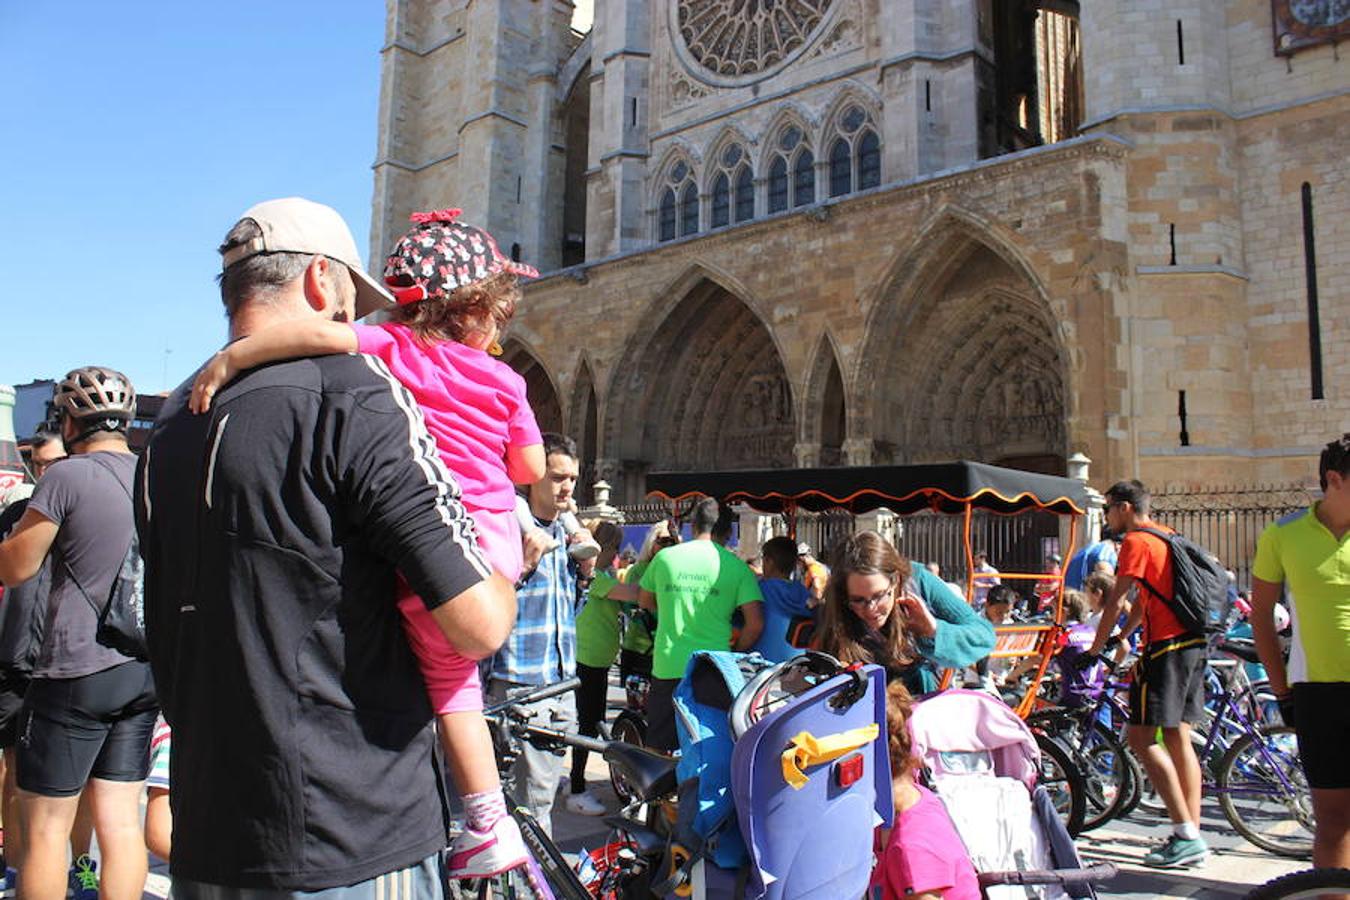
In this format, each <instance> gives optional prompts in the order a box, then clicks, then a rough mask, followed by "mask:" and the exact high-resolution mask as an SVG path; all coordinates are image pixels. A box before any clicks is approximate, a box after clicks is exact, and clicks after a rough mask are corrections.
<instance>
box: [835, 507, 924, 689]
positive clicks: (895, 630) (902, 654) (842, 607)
mask: <svg viewBox="0 0 1350 900" xmlns="http://www.w3.org/2000/svg"><path fill="white" fill-rule="evenodd" d="M830 556H831V559H830V563H831V566H832V568H831V569H830V580H829V582H828V583H827V584H826V586H825V598H824V603H823V604H822V605H823V607H824V608H823V609H822V610H821V617H820V649H822V650H824V651H825V652H826V653H829V654H831V655H832V656H834V657H835V658H836V659H838V660H839V661H841V662H843V663H845V664H848V663H855V662H863V663H876V664H878V665H882V666H904V665H908V664H909V663H911V662H913V661H914V650H913V647H912V645H911V641H910V637H909V634H908V633H907V632H906V631H905V626H904V623H903V621H902V618H903V617H902V616H900V615H899V614H898V613H896V612H895V611H894V609H892V611H891V615H890V616H889V617H887V619H886V623H885V624H884V625H882V626H881V642H882V648H881V650H882V654H883V655H884V657H885V658H883V659H874V658H873V657H874V655H875V654H873V653H872V651H871V650H869V649H868V648H866V647H864V646H863V645H862V638H863V636H864V635H865V634H866V633H867V626H866V625H864V624H863V622H862V620H861V619H859V618H858V617H857V615H855V614H854V612H853V610H852V609H850V608H849V602H848V577H849V576H850V575H885V576H886V578H887V580H888V581H890V583H891V585H892V586H893V587H895V588H897V589H899V588H900V587H901V586H902V585H903V584H904V583H905V581H906V580H908V578H909V560H907V559H905V558H904V557H903V556H901V555H900V551H898V550H896V549H895V547H894V546H893V545H892V544H891V543H890V541H888V540H886V539H885V538H883V537H882V536H881V535H879V534H877V533H876V532H875V531H860V532H858V533H857V534H854V535H850V536H849V537H847V538H844V539H843V540H842V541H840V542H839V543H838V544H835V546H834V549H833V550H832V551H831V553H830Z"/></svg>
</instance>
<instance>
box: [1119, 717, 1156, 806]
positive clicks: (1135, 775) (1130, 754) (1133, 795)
mask: <svg viewBox="0 0 1350 900" xmlns="http://www.w3.org/2000/svg"><path fill="white" fill-rule="evenodd" d="M1113 733H1114V732H1113ZM1116 740H1117V741H1120V745H1121V746H1122V747H1125V764H1126V765H1127V766H1129V767H1130V790H1129V793H1128V794H1126V796H1125V802H1124V803H1122V804H1121V805H1120V809H1119V810H1118V811H1117V812H1116V817H1117V818H1121V819H1123V818H1125V817H1126V816H1128V815H1129V814H1130V813H1132V812H1134V811H1135V809H1137V808H1138V807H1139V804H1140V802H1141V801H1142V800H1143V798H1144V782H1145V781H1147V780H1148V776H1147V775H1145V774H1144V766H1143V764H1142V763H1140V762H1139V757H1137V756H1135V755H1134V751H1133V750H1131V749H1130V748H1129V747H1128V746H1126V744H1125V742H1124V741H1121V740H1120V737H1119V736H1117V737H1116Z"/></svg>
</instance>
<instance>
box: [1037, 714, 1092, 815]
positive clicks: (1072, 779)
mask: <svg viewBox="0 0 1350 900" xmlns="http://www.w3.org/2000/svg"><path fill="white" fill-rule="evenodd" d="M1036 746H1037V747H1039V748H1040V751H1041V764H1040V777H1039V778H1038V779H1037V781H1038V782H1039V783H1040V784H1041V785H1042V786H1043V787H1044V788H1045V790H1046V793H1048V794H1049V795H1050V800H1051V802H1053V803H1054V805H1055V811H1056V812H1057V813H1059V817H1060V818H1061V819H1063V820H1064V827H1065V828H1066V829H1068V832H1069V835H1070V836H1071V837H1077V836H1078V833H1079V832H1080V831H1082V830H1083V816H1084V814H1085V799H1084V787H1083V773H1082V772H1080V771H1079V770H1078V766H1077V765H1076V764H1075V763H1074V761H1073V758H1072V757H1071V756H1070V755H1069V751H1067V750H1065V749H1064V748H1063V747H1062V746H1060V744H1059V742H1058V741H1056V740H1055V739H1054V738H1052V737H1050V735H1048V734H1045V733H1043V732H1039V731H1038V732H1036Z"/></svg>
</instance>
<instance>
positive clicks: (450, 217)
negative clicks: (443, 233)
mask: <svg viewBox="0 0 1350 900" xmlns="http://www.w3.org/2000/svg"><path fill="white" fill-rule="evenodd" d="M463 212H464V210H462V209H433V210H431V211H430V212H415V213H413V214H412V215H411V216H408V221H410V222H415V223H416V224H418V225H429V224H431V223H432V222H453V221H455V220H456V219H458V218H459V217H460V215H461V214H463Z"/></svg>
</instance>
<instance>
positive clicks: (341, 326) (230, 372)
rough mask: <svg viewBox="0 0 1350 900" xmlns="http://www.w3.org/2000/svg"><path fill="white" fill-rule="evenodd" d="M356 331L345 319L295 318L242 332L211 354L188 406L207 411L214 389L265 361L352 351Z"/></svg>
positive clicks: (355, 341)
mask: <svg viewBox="0 0 1350 900" xmlns="http://www.w3.org/2000/svg"><path fill="white" fill-rule="evenodd" d="M356 350H357V340H356V332H355V331H354V330H353V329H352V326H351V325H348V324H347V323H345V322H331V321H325V320H323V319H296V320H291V321H286V322H280V323H278V324H276V325H272V326H270V327H267V328H264V329H262V330H260V331H255V332H253V333H251V334H248V335H245V336H244V337H242V338H240V339H239V340H237V341H235V342H233V343H231V344H228V345H227V346H225V347H224V348H222V349H221V350H219V351H217V353H216V354H215V355H214V356H212V357H211V358H210V359H209V360H207V363H206V365H205V366H203V367H202V369H201V371H200V372H198V373H197V378H196V380H195V381H194V382H193V383H192V398H191V400H190V401H189V404H188V405H189V406H190V407H191V408H192V411H193V412H197V413H201V412H206V410H207V409H209V408H210V406H211V398H212V397H214V396H215V393H216V391H218V390H219V389H220V387H221V386H222V385H224V384H226V383H227V382H229V381H230V380H231V379H232V378H234V377H235V376H236V375H238V374H239V373H240V372H243V371H246V370H248V369H252V368H254V367H256V366H260V365H262V364H264V363H269V362H277V361H279V360H283V359H301V358H303V357H306V356H326V355H329V354H332V353H355V352H356Z"/></svg>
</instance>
